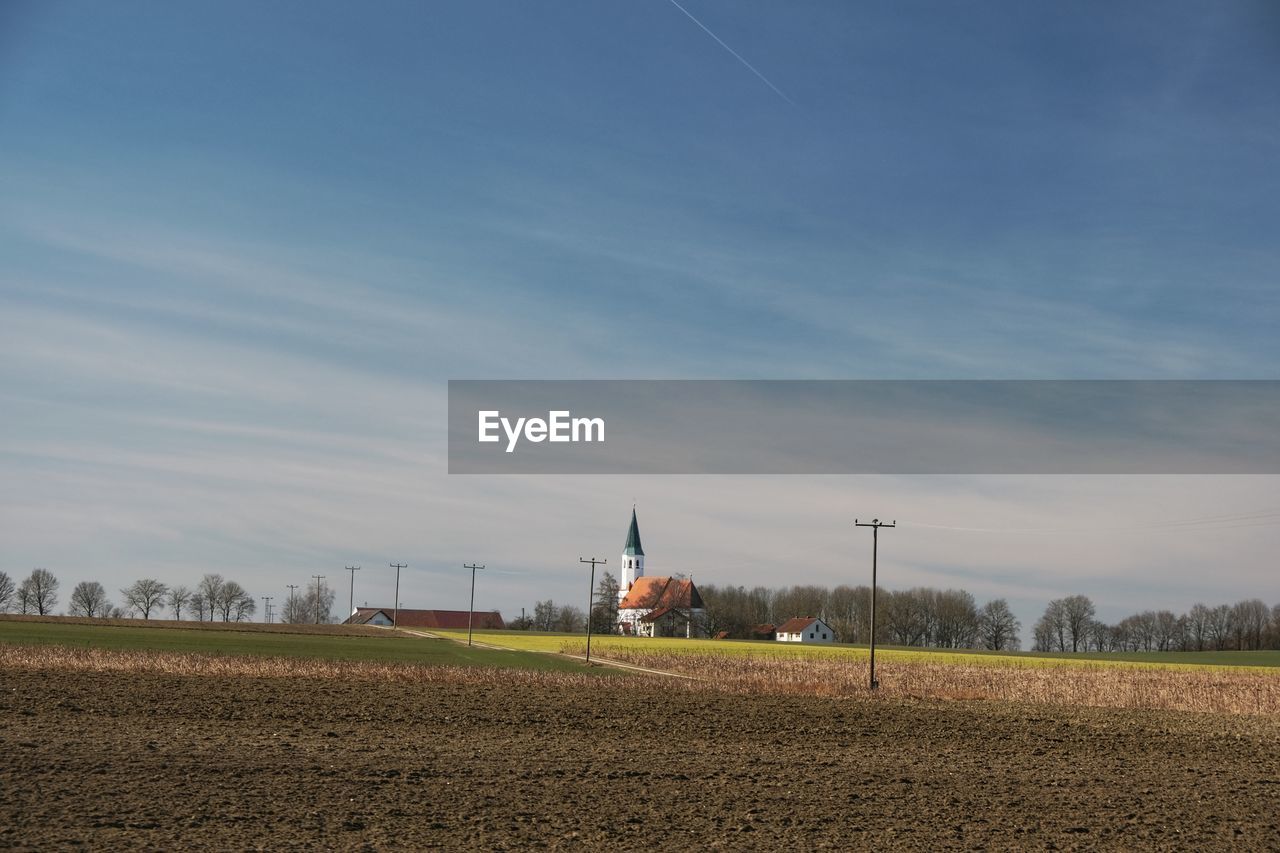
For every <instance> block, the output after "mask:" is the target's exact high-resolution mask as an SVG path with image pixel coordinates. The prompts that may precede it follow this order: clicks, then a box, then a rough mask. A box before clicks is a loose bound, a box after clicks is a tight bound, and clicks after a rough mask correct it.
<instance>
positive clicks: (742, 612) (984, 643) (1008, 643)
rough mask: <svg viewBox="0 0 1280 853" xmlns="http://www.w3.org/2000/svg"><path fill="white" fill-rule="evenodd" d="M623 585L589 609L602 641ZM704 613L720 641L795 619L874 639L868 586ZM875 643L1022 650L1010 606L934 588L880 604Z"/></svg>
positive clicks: (546, 604) (765, 592) (558, 625)
mask: <svg viewBox="0 0 1280 853" xmlns="http://www.w3.org/2000/svg"><path fill="white" fill-rule="evenodd" d="M618 591H619V586H618V580H617V579H616V578H615V577H614V576H613V575H612V574H610V573H609V572H605V573H604V575H603V577H602V578H601V579H600V582H599V584H597V586H596V590H595V595H594V596H593V598H592V601H591V629H592V631H594V632H596V633H600V634H613V633H617V631H618ZM698 592H699V593H700V594H701V596H702V602H703V605H704V613H703V614H702V617H701V622H700V624H698V625H697V629H698V632H699V633H701V634H704V635H705V636H709V637H714V636H717V635H720V634H724V635H725V636H727V637H731V638H734V639H751V638H753V637H755V636H756V634H755V629H756V628H757V627H759V626H761V625H765V624H773V625H778V624H781V623H782V622H785V621H786V620H787V619H790V618H791V617H793V616H817V617H819V618H821V619H822V620H823V621H824V622H826V623H827V624H828V625H830V626H831V628H832V629H833V630H834V631H835V633H836V637H837V638H838V639H839V640H840V641H841V642H846V643H866V642H868V641H869V640H870V637H871V588H870V587H869V586H844V585H842V586H837V587H834V588H828V587H823V586H789V587H782V588H779V589H771V588H769V587H764V586H757V587H753V588H751V589H747V588H745V587H741V586H715V585H711V584H708V585H706V586H700V587H698ZM876 615H877V620H876V622H877V624H876V642H880V643H891V644H895V645H901V646H929V647H933V648H955V649H965V648H983V649H991V650H993V651H1013V650H1016V649H1018V648H1020V645H1019V643H1020V640H1019V636H1018V634H1019V631H1020V630H1021V628H1022V626H1021V623H1020V622H1019V621H1018V619H1017V618H1016V617H1014V615H1013V611H1011V610H1010V609H1009V603H1008V602H1007V601H1006V600H1005V599H1003V598H997V599H995V600H993V601H989V602H987V603H985V604H983V605H982V606H981V607H979V606H978V603H977V601H976V600H975V599H974V597H973V596H972V595H970V594H969V593H967V592H965V591H963V590H955V589H947V590H938V589H932V588H929V587H916V588H914V589H907V590H897V591H889V590H884V589H880V590H878V592H877V598H876ZM508 625H509V626H510V627H512V628H515V629H517V630H533V631H565V632H571V633H576V632H580V631H583V630H585V629H586V613H585V611H584V610H583V609H582V608H579V607H576V606H574V605H557V604H556V603H555V602H554V601H553V600H551V599H547V600H546V601H539V602H536V603H535V604H534V606H533V611H532V613H528V614H526V615H525V616H523V617H522V618H520V619H513V620H511V621H510V622H509V623H508Z"/></svg>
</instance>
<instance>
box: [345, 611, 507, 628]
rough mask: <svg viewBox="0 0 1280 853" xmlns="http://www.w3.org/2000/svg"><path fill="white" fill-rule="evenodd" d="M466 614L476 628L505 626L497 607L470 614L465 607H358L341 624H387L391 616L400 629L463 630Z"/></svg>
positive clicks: (465, 626)
mask: <svg viewBox="0 0 1280 853" xmlns="http://www.w3.org/2000/svg"><path fill="white" fill-rule="evenodd" d="M468 616H470V617H471V627H472V628H474V629H475V630H477V631H500V630H502V629H504V628H506V627H507V624H506V623H505V622H503V621H502V614H501V613H499V612H498V611H496V610H493V611H486V612H482V611H479V610H477V611H475V612H473V613H470V614H469V613H468V612H467V611H465V610H407V609H405V608H403V607H401V608H400V612H399V613H398V614H397V613H396V611H395V610H394V609H393V608H390V607H357V608H356V609H355V612H354V613H352V614H351V616H350V617H349V618H348V619H347V620H346V621H345V622H343V623H342V624H344V625H384V626H390V625H391V621H392V619H393V618H394V619H395V620H396V625H397V627H400V628H443V629H449V628H452V629H454V630H466V628H467V619H468Z"/></svg>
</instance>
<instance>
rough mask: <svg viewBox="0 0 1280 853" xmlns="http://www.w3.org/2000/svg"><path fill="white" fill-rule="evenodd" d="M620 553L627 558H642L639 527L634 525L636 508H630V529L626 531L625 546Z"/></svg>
mask: <svg viewBox="0 0 1280 853" xmlns="http://www.w3.org/2000/svg"><path fill="white" fill-rule="evenodd" d="M622 553H623V555H624V556H628V557H643V556H644V548H641V547H640V525H639V524H638V523H636V508H635V507H632V508H631V529H630V530H628V531H627V544H626V545H623V546H622Z"/></svg>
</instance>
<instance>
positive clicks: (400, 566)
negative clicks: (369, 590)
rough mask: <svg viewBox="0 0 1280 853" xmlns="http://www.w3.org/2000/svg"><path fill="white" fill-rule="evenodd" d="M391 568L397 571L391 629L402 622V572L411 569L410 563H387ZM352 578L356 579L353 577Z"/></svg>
mask: <svg viewBox="0 0 1280 853" xmlns="http://www.w3.org/2000/svg"><path fill="white" fill-rule="evenodd" d="M387 565H389V566H390V567H391V568H393V569H395V570H396V601H395V605H396V606H395V609H393V610H392V611H391V627H392V628H395V627H397V626H398V623H399V622H400V570H401V569H407V568H409V564H408V563H387ZM351 577H353V578H354V577H355V575H352V576H351Z"/></svg>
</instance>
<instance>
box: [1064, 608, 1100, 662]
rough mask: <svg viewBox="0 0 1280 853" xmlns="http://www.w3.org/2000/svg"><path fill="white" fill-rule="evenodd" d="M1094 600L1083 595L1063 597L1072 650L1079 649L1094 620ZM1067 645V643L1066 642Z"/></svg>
mask: <svg viewBox="0 0 1280 853" xmlns="http://www.w3.org/2000/svg"><path fill="white" fill-rule="evenodd" d="M1093 614H1094V610H1093V602H1092V601H1090V600H1089V599H1088V597H1086V596H1083V595H1069V596H1067V597H1066V598H1064V599H1062V616H1063V619H1064V620H1065V623H1066V628H1067V635H1068V636H1070V637H1071V651H1073V652H1074V651H1079V649H1080V643H1081V642H1083V640H1084V638H1085V635H1086V633H1087V632H1088V629H1089V623H1090V622H1092V621H1093ZM1064 647H1065V644H1064Z"/></svg>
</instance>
